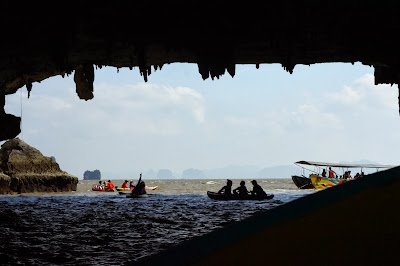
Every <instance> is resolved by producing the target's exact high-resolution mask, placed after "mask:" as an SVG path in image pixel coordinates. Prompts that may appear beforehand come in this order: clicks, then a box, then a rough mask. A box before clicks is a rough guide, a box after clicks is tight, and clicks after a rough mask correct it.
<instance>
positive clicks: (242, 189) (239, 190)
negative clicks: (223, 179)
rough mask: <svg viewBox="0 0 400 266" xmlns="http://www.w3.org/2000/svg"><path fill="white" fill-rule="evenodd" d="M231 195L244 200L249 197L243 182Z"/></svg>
mask: <svg viewBox="0 0 400 266" xmlns="http://www.w3.org/2000/svg"><path fill="white" fill-rule="evenodd" d="M233 194H235V195H237V196H238V197H239V198H245V197H246V196H247V195H249V191H248V190H247V188H246V186H245V182H244V181H240V186H239V187H237V188H235V189H234V190H233Z"/></svg>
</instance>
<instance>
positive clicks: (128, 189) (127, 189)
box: [117, 186, 158, 192]
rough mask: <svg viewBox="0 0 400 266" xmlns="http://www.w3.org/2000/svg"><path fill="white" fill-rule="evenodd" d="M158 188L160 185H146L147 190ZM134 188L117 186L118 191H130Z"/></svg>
mask: <svg viewBox="0 0 400 266" xmlns="http://www.w3.org/2000/svg"><path fill="white" fill-rule="evenodd" d="M156 188H158V186H149V187H148V186H146V187H145V189H146V190H155V189H156ZM132 189H133V188H122V187H117V191H127V192H130V191H131V190H132Z"/></svg>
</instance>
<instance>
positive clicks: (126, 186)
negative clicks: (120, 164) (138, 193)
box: [121, 180, 129, 188]
mask: <svg viewBox="0 0 400 266" xmlns="http://www.w3.org/2000/svg"><path fill="white" fill-rule="evenodd" d="M121 187H122V188H129V187H128V180H125V182H124V183H123V184H122V186H121Z"/></svg>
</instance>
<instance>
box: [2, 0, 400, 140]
mask: <svg viewBox="0 0 400 266" xmlns="http://www.w3.org/2000/svg"><path fill="white" fill-rule="evenodd" d="M260 3H262V4H260ZM399 7H400V2H397V1H368V0H365V1H342V0H339V1H315V0H313V1H311V0H308V1H307V0H303V1H301V0H287V1H262V2H261V1H244V2H243V1H241V2H239V1H236V2H228V1H217V0H215V1H209V0H203V1H195V0H193V1H174V0H171V1H168V0H164V1H160V0H153V1H144V0H143V1H107V2H106V1H100V2H99V1H75V0H74V1H68V2H57V4H56V2H54V3H53V4H49V3H48V2H46V4H44V3H42V4H41V3H38V2H37V1H29V2H23V3H21V2H18V1H12V2H11V1H2V2H1V4H0V27H1V32H0V34H1V42H0V129H1V130H0V140H5V139H9V138H13V137H15V136H17V135H18V134H19V132H20V118H19V117H16V116H13V115H11V114H6V113H5V112H4V105H5V95H8V94H13V93H15V92H16V91H17V90H18V89H19V88H21V87H23V86H26V89H27V90H28V93H31V90H32V91H34V83H35V82H40V81H42V80H44V79H46V78H49V77H52V76H55V75H62V76H65V75H74V81H75V83H76V92H77V96H78V97H79V98H80V99H84V100H90V99H92V98H93V97H94V93H95V91H94V88H93V81H94V79H95V76H94V69H95V68H101V67H103V66H113V67H117V68H123V67H127V68H130V69H132V68H133V67H138V69H139V72H140V75H142V76H143V79H144V80H145V81H147V80H148V79H150V78H151V77H150V74H151V72H152V71H162V66H163V65H164V64H169V63H179V62H185V63H195V64H197V65H198V69H199V74H200V75H201V76H202V78H203V79H208V78H211V79H214V78H218V77H220V76H221V75H223V74H226V73H228V74H229V75H231V76H232V77H234V75H235V65H237V64H255V65H256V66H258V65H259V64H271V63H279V64H281V65H282V67H283V68H284V69H285V70H287V71H288V72H290V73H292V72H293V71H294V68H295V66H296V65H298V64H304V65H312V64H316V63H328V62H349V63H355V62H361V63H362V64H364V65H369V66H372V67H374V75H375V84H380V83H388V84H399V79H400V72H399V71H400V65H399V57H400V51H399V48H398V44H397V42H396V41H395V40H397V37H398V36H399V34H400V16H399V11H400V8H399ZM255 71H257V70H255ZM322 89H323V88H322Z"/></svg>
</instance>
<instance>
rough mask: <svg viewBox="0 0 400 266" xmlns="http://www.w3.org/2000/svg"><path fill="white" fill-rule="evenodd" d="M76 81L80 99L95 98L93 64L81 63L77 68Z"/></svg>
mask: <svg viewBox="0 0 400 266" xmlns="http://www.w3.org/2000/svg"><path fill="white" fill-rule="evenodd" d="M74 81H75V84H76V93H77V94H78V96H79V98H80V99H84V100H90V99H92V98H93V96H94V95H93V81H94V67H93V65H92V64H85V65H79V66H78V67H77V68H76V69H75V75H74Z"/></svg>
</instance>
